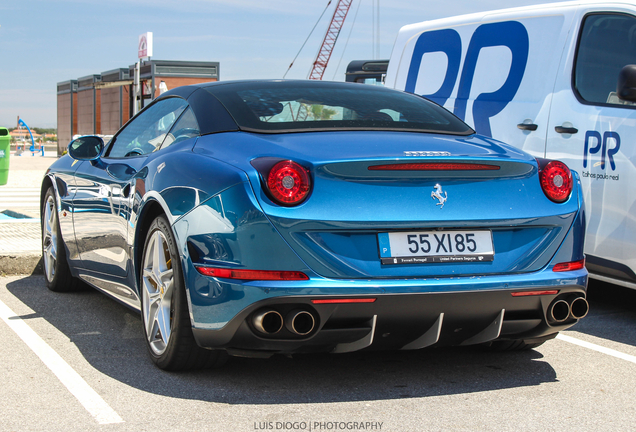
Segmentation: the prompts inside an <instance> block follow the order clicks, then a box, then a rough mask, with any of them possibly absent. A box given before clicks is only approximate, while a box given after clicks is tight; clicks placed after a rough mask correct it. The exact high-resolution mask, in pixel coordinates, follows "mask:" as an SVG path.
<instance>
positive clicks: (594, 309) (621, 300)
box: [572, 279, 636, 347]
mask: <svg viewBox="0 0 636 432" xmlns="http://www.w3.org/2000/svg"><path fill="white" fill-rule="evenodd" d="M587 299H588V301H589V303H590V312H589V313H588V315H587V316H586V317H585V318H583V319H582V320H581V321H579V322H578V323H577V324H576V325H575V326H574V327H572V330H575V331H578V332H581V333H585V334H588V335H590V336H595V337H599V338H602V339H608V340H611V341H614V342H619V343H623V344H627V345H632V346H635V347H636V290H633V289H630V288H625V287H621V286H618V285H613V284H610V283H607V282H601V281H597V280H594V279H590V282H589V284H588V288H587Z"/></svg>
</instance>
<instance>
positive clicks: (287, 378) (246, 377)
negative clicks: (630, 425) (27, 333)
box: [7, 276, 557, 404]
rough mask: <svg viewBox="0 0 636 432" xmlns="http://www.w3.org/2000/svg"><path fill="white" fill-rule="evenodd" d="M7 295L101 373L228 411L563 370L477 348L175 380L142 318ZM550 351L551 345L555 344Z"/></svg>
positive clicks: (54, 298)
mask: <svg viewBox="0 0 636 432" xmlns="http://www.w3.org/2000/svg"><path fill="white" fill-rule="evenodd" d="M7 289H8V290H9V292H11V293H12V294H13V295H14V296H16V297H17V298H18V299H19V300H20V301H22V302H23V303H24V304H26V305H27V306H29V307H30V308H31V309H32V310H33V311H34V312H35V313H34V314H33V315H32V316H24V317H22V318H23V319H24V320H25V321H26V322H27V323H28V321H29V318H34V317H41V318H43V319H44V320H46V321H47V322H48V323H50V324H51V325H53V326H55V327H56V328H57V329H58V330H59V331H60V332H62V333H63V334H64V335H65V336H66V337H68V338H69V339H70V341H71V342H72V343H74V344H75V345H76V346H77V348H78V349H79V350H80V352H81V353H82V355H83V356H84V358H85V359H86V360H87V361H88V363H89V364H90V365H92V366H93V367H94V368H95V369H97V370H98V371H100V372H102V373H104V374H106V375H108V376H110V377H112V378H113V379H116V380H118V381H120V382H122V383H125V384H127V385H129V386H132V387H134V388H137V389H139V390H142V391H146V392H151V393H154V394H159V395H164V396H168V397H175V398H183V399H192V400H201V401H207V402H221V403H230V404H289V403H328V402H343V401H365V400H369V401H371V400H383V399H399V398H421V397H429V396H439V395H452V394H463V393H472V392H483V391H491V390H499V389H506V388H516V387H524V386H536V385H539V384H542V383H546V382H555V381H556V378H557V377H556V372H555V371H554V369H553V368H552V367H551V366H550V364H549V363H547V362H545V361H543V360H542V358H543V356H542V354H541V353H540V352H538V351H535V350H530V351H522V352H510V353H494V352H490V351H487V350H484V349H480V348H474V347H457V348H432V349H425V350H419V351H394V352H355V353H349V354H338V355H335V354H312V355H309V354H304V355H295V356H293V357H291V358H290V357H285V356H280V355H279V356H274V357H272V358H270V359H246V358H232V359H231V360H230V361H229V362H228V363H227V364H226V365H225V366H223V367H222V368H220V369H215V370H203V371H195V372H180V373H168V372H163V371H160V370H159V369H157V368H156V367H155V366H154V365H153V364H152V363H151V361H150V359H149V358H148V355H147V353H146V347H145V344H144V341H143V336H142V329H141V320H140V317H139V316H138V314H137V313H136V312H134V311H131V310H129V309H128V308H126V307H125V306H122V305H120V304H119V303H117V302H115V301H113V300H111V299H110V298H108V297H106V296H105V295H102V294H100V293H98V292H97V291H95V290H92V289H87V290H85V291H81V292H76V293H65V294H60V293H53V292H50V291H49V290H48V289H46V287H45V285H44V279H43V277H41V276H30V277H26V278H23V279H18V280H16V281H13V282H10V283H8V284H7ZM548 343H550V342H548Z"/></svg>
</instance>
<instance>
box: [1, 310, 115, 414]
mask: <svg viewBox="0 0 636 432" xmlns="http://www.w3.org/2000/svg"><path fill="white" fill-rule="evenodd" d="M0 317H2V319H3V320H4V322H6V323H7V325H8V326H9V327H10V328H11V330H13V331H14V332H15V333H16V334H17V335H18V336H20V338H21V339H22V340H23V341H24V343H26V344H27V345H28V347H29V348H31V350H33V352H34V353H35V354H37V356H38V357H40V360H42V362H43V363H44V364H45V365H46V366H47V367H48V368H49V369H51V371H52V372H53V373H54V374H55V376H57V378H58V379H59V380H60V381H61V382H62V384H64V386H66V388H67V389H68V390H69V391H70V392H71V393H72V394H73V396H75V397H76V398H77V400H78V401H79V402H80V403H81V404H82V405H83V406H84V408H86V410H87V411H88V412H89V413H90V415H92V416H93V417H94V418H95V420H97V422H98V423H100V424H109V423H122V422H123V421H124V420H123V419H122V418H121V417H119V415H118V414H117V413H116V412H115V411H114V410H113V409H112V408H111V407H110V406H109V405H108V404H107V403H106V402H105V401H104V399H102V398H101V396H100V395H98V394H97V392H95V390H93V389H92V388H91V386H89V385H88V384H87V383H86V381H84V379H83V378H82V377H81V376H80V375H79V374H78V373H77V372H75V370H74V369H73V368H72V367H70V366H69V365H68V363H66V362H65V361H64V359H63V358H62V357H60V355H59V354H58V353H57V352H55V350H53V348H51V347H50V346H49V345H48V344H47V343H46V342H44V340H43V339H42V338H41V337H40V336H38V334H37V333H36V332H34V331H33V329H31V327H29V326H28V325H27V324H26V323H25V322H24V321H23V320H22V319H21V318H20V317H18V316H17V315H16V314H15V313H13V311H12V310H11V309H9V307H8V306H7V305H5V304H4V303H3V302H2V301H0Z"/></svg>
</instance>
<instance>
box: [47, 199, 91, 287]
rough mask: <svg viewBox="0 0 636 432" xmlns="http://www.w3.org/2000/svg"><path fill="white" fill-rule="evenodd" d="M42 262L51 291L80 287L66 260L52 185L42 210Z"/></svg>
mask: <svg viewBox="0 0 636 432" xmlns="http://www.w3.org/2000/svg"><path fill="white" fill-rule="evenodd" d="M40 221H41V224H42V263H43V265H44V279H45V280H46V286H47V288H48V289H50V290H51V291H55V292H69V291H76V290H78V289H80V288H81V287H82V286H83V284H82V282H81V281H80V280H79V279H77V278H74V277H73V275H72V274H71V269H70V268H69V266H68V262H67V260H66V247H65V246H64V240H62V235H61V232H60V221H59V220H58V213H57V202H56V199H55V191H54V190H53V188H52V187H50V188H49V189H48V190H47V191H46V196H45V197H44V203H43V205H42V212H41V214H40Z"/></svg>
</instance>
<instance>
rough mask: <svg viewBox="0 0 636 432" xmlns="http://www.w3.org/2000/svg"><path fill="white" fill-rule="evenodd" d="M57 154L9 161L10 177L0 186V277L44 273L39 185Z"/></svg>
mask: <svg viewBox="0 0 636 432" xmlns="http://www.w3.org/2000/svg"><path fill="white" fill-rule="evenodd" d="M56 160H57V156H56V154H55V152H45V155H44V156H41V155H40V154H39V153H38V154H37V155H35V156H33V155H31V153H30V152H26V153H23V154H22V155H21V156H16V155H15V154H14V153H11V156H10V159H9V177H8V182H7V184H6V185H2V186H0V275H18V274H33V273H41V272H42V265H41V254H42V253H41V241H42V240H41V238H42V237H41V233H40V219H39V218H40V216H39V213H40V210H39V207H40V185H41V184H42V178H43V177H44V174H45V173H46V170H47V168H48V167H49V166H50V165H51V164H52V163H53V162H55V161H56Z"/></svg>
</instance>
